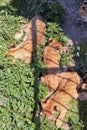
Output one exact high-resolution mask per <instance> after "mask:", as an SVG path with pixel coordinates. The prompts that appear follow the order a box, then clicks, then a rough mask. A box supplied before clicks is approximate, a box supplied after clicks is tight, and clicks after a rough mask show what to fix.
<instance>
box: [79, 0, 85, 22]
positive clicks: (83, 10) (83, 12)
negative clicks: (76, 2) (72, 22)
mask: <svg viewBox="0 0 87 130" xmlns="http://www.w3.org/2000/svg"><path fill="white" fill-rule="evenodd" d="M79 14H80V17H81V19H82V20H83V21H84V22H87V1H84V2H83V4H82V5H81V6H80V8H79Z"/></svg>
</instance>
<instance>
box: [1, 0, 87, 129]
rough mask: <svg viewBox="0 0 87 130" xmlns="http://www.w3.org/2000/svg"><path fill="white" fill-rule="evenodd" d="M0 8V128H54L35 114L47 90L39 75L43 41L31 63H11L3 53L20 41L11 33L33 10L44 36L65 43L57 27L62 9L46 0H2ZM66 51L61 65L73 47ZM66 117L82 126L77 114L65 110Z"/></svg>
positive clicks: (60, 19)
mask: <svg viewBox="0 0 87 130" xmlns="http://www.w3.org/2000/svg"><path fill="white" fill-rule="evenodd" d="M0 7H1V8H0V130H49V129H51V130H57V128H56V127H55V125H54V122H52V121H49V120H47V119H46V118H44V116H39V115H38V113H39V112H40V110H41V105H40V101H41V99H43V98H44V97H45V95H47V92H48V88H47V87H46V86H45V85H43V83H42V82H41V81H40V76H41V75H44V74H45V66H44V65H43V61H42V55H43V50H44V47H45V44H46V42H45V43H44V45H42V46H41V47H40V48H38V49H37V50H36V51H35V52H34V54H33V61H32V63H31V64H25V63H24V61H20V62H12V57H9V58H5V54H6V51H7V50H8V47H9V44H10V43H15V44H20V43H21V40H14V38H13V36H14V34H15V33H16V32H18V31H20V26H21V25H22V24H24V23H27V22H28V20H30V18H31V17H32V16H34V15H35V13H39V14H41V15H42V16H43V18H44V20H45V22H46V24H47V32H46V38H47V39H49V38H53V39H54V40H56V41H60V42H62V43H63V44H65V43H66V36H65V35H64V33H63V30H62V29H61V27H60V25H63V22H64V20H65V17H64V10H63V9H62V7H61V6H60V5H59V4H56V3H55V2H53V3H49V2H47V0H38V1H34V0H33V1H32V0H19V1H18V0H11V1H10V3H9V1H7V0H1V1H0ZM47 39H46V40H47ZM67 53H68V54H65V55H66V56H64V57H63V59H64V60H63V59H62V63H63V64H65V63H68V60H69V56H70V55H71V56H72V49H71V48H69V51H68V52H67ZM70 104H71V108H72V109H73V107H72V106H76V107H75V108H74V111H76V112H77V111H78V107H77V102H74V103H73V104H72V103H70ZM83 110H84V109H83ZM69 117H70V119H71V121H72V122H74V121H73V119H74V118H75V119H78V120H77V123H76V124H75V123H72V128H75V127H76V126H77V124H79V122H80V123H81V127H80V128H81V129H82V128H83V127H82V125H83V122H81V121H80V117H79V116H77V115H76V114H75V115H74V116H73V115H70V113H67V116H66V120H68V119H69ZM82 119H83V118H82ZM85 119H86V116H85ZM84 122H85V124H86V123H87V122H86V120H85V121H84ZM73 130H74V129H73Z"/></svg>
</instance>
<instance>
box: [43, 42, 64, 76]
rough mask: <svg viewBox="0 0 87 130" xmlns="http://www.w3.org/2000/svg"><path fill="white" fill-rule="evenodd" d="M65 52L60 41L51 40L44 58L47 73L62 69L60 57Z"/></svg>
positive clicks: (45, 50)
mask: <svg viewBox="0 0 87 130" xmlns="http://www.w3.org/2000/svg"><path fill="white" fill-rule="evenodd" d="M62 52H63V46H62V44H61V43H60V42H56V41H54V40H52V41H50V43H49V45H48V46H46V48H45V49H44V52H43V60H44V64H45V66H46V73H47V74H53V73H55V72H56V71H58V70H60V58H61V53H62Z"/></svg>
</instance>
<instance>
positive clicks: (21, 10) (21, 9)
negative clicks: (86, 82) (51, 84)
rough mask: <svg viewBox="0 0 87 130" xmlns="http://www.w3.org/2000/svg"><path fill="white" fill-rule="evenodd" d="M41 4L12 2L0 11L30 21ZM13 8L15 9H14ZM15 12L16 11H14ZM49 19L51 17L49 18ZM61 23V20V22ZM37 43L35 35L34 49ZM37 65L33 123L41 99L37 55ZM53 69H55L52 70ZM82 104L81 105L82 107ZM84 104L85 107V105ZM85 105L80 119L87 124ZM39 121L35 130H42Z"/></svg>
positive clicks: (26, 1)
mask: <svg viewBox="0 0 87 130" xmlns="http://www.w3.org/2000/svg"><path fill="white" fill-rule="evenodd" d="M39 3H40V1H39V0H38V1H37V2H36V1H35V0H33V2H32V0H30V1H29V0H19V1H18V0H11V2H10V5H11V6H7V7H5V6H3V7H0V11H2V10H5V9H6V10H7V11H8V12H9V11H11V12H12V15H19V16H20V15H21V16H24V17H26V18H28V19H30V18H32V17H33V16H34V15H35V14H36V13H38V9H37V8H39V6H38V5H39ZM12 7H13V8H12ZM14 10H15V11H14ZM47 11H48V8H47V7H46V12H45V13H47ZM40 13H42V15H43V16H46V14H43V13H44V11H43V10H42V11H40ZM48 17H49V16H48ZM51 19H52V20H54V19H53V18H52V16H51V15H50V18H49V19H48V20H49V21H50V20H51ZM60 21H61V20H60ZM54 22H56V21H54ZM33 28H34V29H35V30H37V28H36V22H33V23H32V29H33ZM32 37H33V35H32ZM35 41H37V37H36V34H35V36H34V41H33V45H34V48H35V47H36V44H37V43H35ZM34 63H35V64H36V65H37V66H36V71H34V77H35V80H34V88H35V89H34V100H35V104H34V110H33V112H34V113H33V119H32V120H33V122H34V118H35V115H36V112H37V109H38V104H37V103H38V102H39V99H38V94H39V89H38V86H39V76H40V73H39V72H38V70H37V69H38V68H39V66H38V58H37V54H36V55H35V61H33V64H34ZM52 69H53V68H52ZM43 71H44V69H43ZM80 104H81V105H80ZM83 104H84V105H83ZM85 104H86V102H85V103H82V102H79V104H78V109H79V116H80V119H82V120H83V116H84V114H85V117H84V120H83V121H85V122H87V121H86V120H87V116H86V114H87V112H86V110H85V109H84V107H85ZM38 121H39V125H37V124H35V125H36V129H35V130H40V123H41V122H40V118H39V117H38ZM34 123H35V122H34ZM84 125H85V128H86V129H87V127H86V126H87V124H86V123H84ZM86 129H85V130H86Z"/></svg>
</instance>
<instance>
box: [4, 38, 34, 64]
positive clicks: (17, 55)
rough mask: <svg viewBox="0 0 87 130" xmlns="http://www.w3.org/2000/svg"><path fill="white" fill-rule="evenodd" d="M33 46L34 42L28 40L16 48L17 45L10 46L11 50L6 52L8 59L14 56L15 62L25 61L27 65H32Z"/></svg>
mask: <svg viewBox="0 0 87 130" xmlns="http://www.w3.org/2000/svg"><path fill="white" fill-rule="evenodd" d="M32 52H33V44H32V41H30V40H26V41H25V42H24V43H22V44H21V45H19V46H17V47H15V45H14V44H13V45H10V49H9V50H8V51H7V52H6V57H8V56H13V57H14V58H13V62H15V61H17V60H24V61H25V62H26V63H31V61H32Z"/></svg>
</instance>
